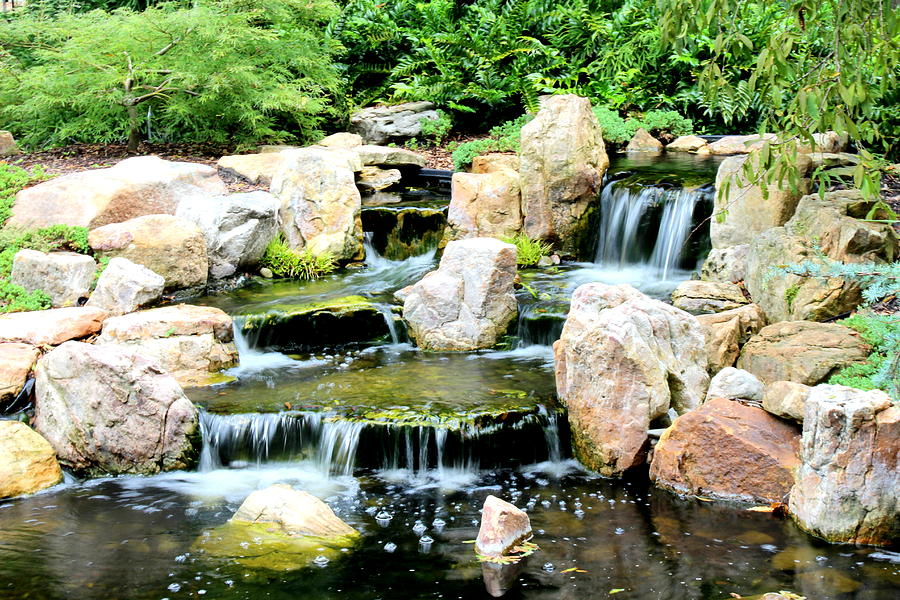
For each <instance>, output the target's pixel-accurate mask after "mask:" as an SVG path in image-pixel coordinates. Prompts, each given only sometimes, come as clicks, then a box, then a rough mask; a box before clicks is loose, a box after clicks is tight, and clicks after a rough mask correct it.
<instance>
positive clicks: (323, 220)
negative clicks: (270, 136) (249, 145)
mask: <svg viewBox="0 0 900 600" xmlns="http://www.w3.org/2000/svg"><path fill="white" fill-rule="evenodd" d="M284 156H285V159H286V162H285V165H284V168H282V169H281V171H279V172H278V173H277V174H276V175H275V178H274V179H273V180H272V186H271V188H270V191H271V192H272V194H274V195H275V197H277V198H278V199H279V200H280V201H281V212H280V215H281V231H282V233H283V234H284V236H285V238H286V239H287V241H288V243H289V244H290V246H291V247H292V248H295V249H298V250H303V249H305V248H309V249H310V251H311V252H312V253H313V254H316V255H321V254H325V253H329V254H331V255H332V256H333V257H334V258H335V259H337V260H343V261H348V260H358V259H361V258H362V257H363V231H362V221H361V218H360V212H361V210H362V201H361V197H360V194H359V190H358V189H357V187H356V181H355V177H354V174H353V173H354V170H353V169H352V165H351V164H350V161H349V160H347V159H346V158H344V157H341V156H340V155H339V154H338V152H337V151H333V150H327V149H315V148H302V149H300V150H290V151H287V152H285V153H284Z"/></svg>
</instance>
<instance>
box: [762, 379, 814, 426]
mask: <svg viewBox="0 0 900 600" xmlns="http://www.w3.org/2000/svg"><path fill="white" fill-rule="evenodd" d="M811 389H812V388H811V387H809V386H808V385H803V384H802V383H794V382H793V381H775V382H773V383H770V384H769V385H767V386H766V391H765V393H764V394H763V402H762V407H763V409H764V410H765V411H766V412H768V413H770V414H773V415H775V416H776V417H781V418H783V419H791V420H793V421H797V422H799V423H802V422H803V415H804V414H805V413H806V399H807V398H808V397H809V392H810V390H811Z"/></svg>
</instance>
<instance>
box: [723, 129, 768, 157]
mask: <svg viewBox="0 0 900 600" xmlns="http://www.w3.org/2000/svg"><path fill="white" fill-rule="evenodd" d="M777 139H778V136H776V135H775V134H774V133H765V134H763V135H761V136H760V135H726V136H723V137H721V138H719V139H718V140H716V141H715V142H713V143H712V144H710V145H709V152H710V154H718V155H722V154H749V153H750V152H752V151H753V150H758V149H759V148H762V147H763V144H765V143H766V142H774V141H776V140H777Z"/></svg>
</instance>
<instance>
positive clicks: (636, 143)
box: [625, 127, 663, 152]
mask: <svg viewBox="0 0 900 600" xmlns="http://www.w3.org/2000/svg"><path fill="white" fill-rule="evenodd" d="M625 151H626V152H662V151H663V144H662V142H660V141H659V140H658V139H656V138H655V137H653V136H652V135H650V134H649V133H648V132H647V130H646V129H644V128H643V127H639V128H638V130H637V131H635V132H634V136H633V137H632V138H631V140H630V141H629V142H628V146H627V147H626V148H625Z"/></svg>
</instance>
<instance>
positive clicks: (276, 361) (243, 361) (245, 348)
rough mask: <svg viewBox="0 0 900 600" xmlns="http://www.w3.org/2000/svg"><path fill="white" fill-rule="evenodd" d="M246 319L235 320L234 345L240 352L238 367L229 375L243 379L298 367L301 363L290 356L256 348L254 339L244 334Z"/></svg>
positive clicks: (231, 370)
mask: <svg viewBox="0 0 900 600" xmlns="http://www.w3.org/2000/svg"><path fill="white" fill-rule="evenodd" d="M245 319H246V317H243V316H236V317H234V319H233V321H234V322H233V325H232V327H233V328H234V345H235V347H236V348H237V351H238V366H237V367H235V368H233V369H230V370H229V371H228V374H229V375H234V376H235V377H241V376H242V375H252V374H254V373H259V372H260V371H265V370H268V369H279V368H283V367H291V366H297V365H299V364H301V363H300V361H295V360H294V359H292V358H291V357H290V356H287V355H286V354H282V353H281V352H264V351H262V350H259V349H257V348H255V347H254V344H253V341H254V340H253V339H252V338H248V337H247V334H246V333H245V332H244V321H245Z"/></svg>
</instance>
